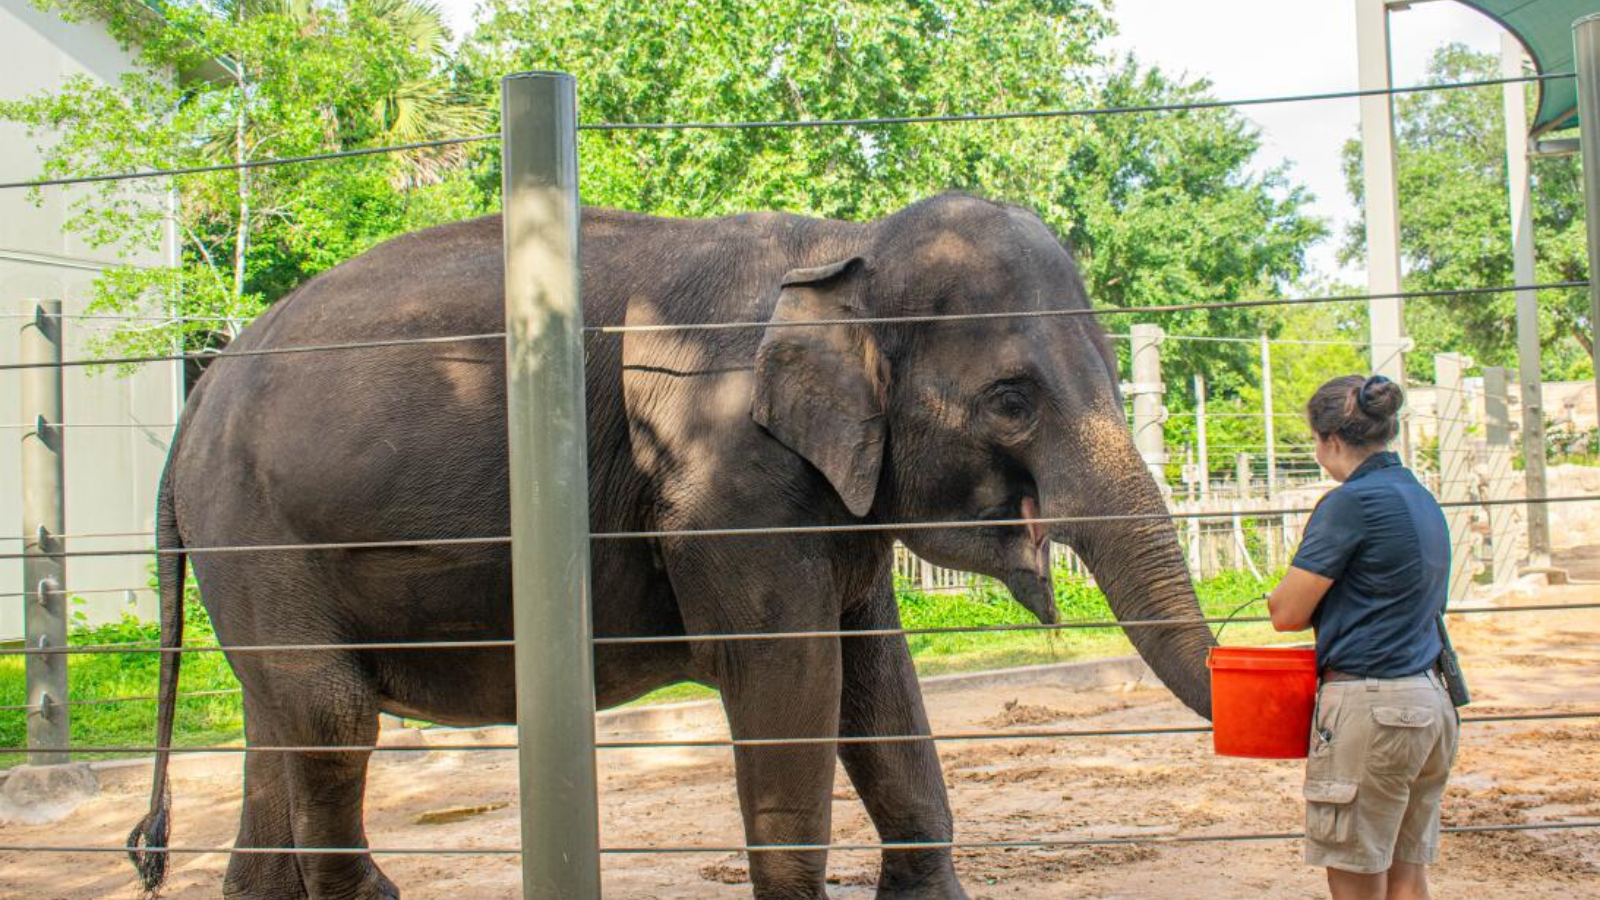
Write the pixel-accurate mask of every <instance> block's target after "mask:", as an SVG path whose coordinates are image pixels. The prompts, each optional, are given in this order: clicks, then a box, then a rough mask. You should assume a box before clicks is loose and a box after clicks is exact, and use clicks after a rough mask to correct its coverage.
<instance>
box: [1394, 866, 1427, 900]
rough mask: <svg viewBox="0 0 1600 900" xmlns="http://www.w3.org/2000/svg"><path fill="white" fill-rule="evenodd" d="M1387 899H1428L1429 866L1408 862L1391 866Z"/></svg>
mask: <svg viewBox="0 0 1600 900" xmlns="http://www.w3.org/2000/svg"><path fill="white" fill-rule="evenodd" d="M1385 900H1428V867H1427V866H1424V865H1421V864H1419V863H1408V862H1396V863H1395V864H1394V865H1392V866H1390V867H1389V894H1388V896H1387V897H1386V898H1385Z"/></svg>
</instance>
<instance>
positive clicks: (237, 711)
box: [0, 583, 244, 767]
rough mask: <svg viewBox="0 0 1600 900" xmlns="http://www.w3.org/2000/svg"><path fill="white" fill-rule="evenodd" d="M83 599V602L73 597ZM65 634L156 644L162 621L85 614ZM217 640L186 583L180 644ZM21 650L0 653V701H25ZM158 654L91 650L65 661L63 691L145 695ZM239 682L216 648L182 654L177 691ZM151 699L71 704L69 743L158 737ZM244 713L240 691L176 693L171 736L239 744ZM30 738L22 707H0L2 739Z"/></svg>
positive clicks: (20, 742)
mask: <svg viewBox="0 0 1600 900" xmlns="http://www.w3.org/2000/svg"><path fill="white" fill-rule="evenodd" d="M75 602H81V601H75ZM74 618H75V619H76V620H77V622H76V624H75V625H74V627H73V628H72V631H71V634H70V635H69V637H68V643H69V644H72V645H75V646H89V645H99V644H147V645H149V646H152V647H154V646H157V645H159V643H160V638H161V633H160V628H159V627H158V626H157V625H156V623H154V622H145V621H143V620H141V619H139V618H137V617H136V616H134V615H133V614H132V613H127V612H125V613H123V615H122V618H121V619H119V620H118V621H115V622H109V623H106V624H103V625H93V626H91V625H87V624H85V623H84V622H83V615H82V613H81V612H80V613H75V614H74ZM216 643H217V639H216V634H215V632H213V631H212V629H211V620H210V618H209V617H207V616H206V611H205V608H204V607H202V606H201V605H200V599H199V595H198V594H197V593H196V592H195V591H194V588H193V586H192V583H191V587H190V592H189V596H188V598H187V604H186V606H185V608H184V644H185V645H187V646H199V645H205V644H210V645H213V646H215V645H216ZM24 659H25V658H24V657H22V656H5V657H0V706H21V705H23V704H26V703H27V702H28V700H27V694H26V680H25V673H26V669H25V666H26V663H25V662H24ZM159 666H160V654H157V653H118V654H89V655H77V656H73V657H72V661H71V664H70V665H69V666H68V668H67V687H68V698H69V699H71V700H104V699H108V698H115V697H148V696H153V695H154V694H155V692H156V680H157V673H158V669H159ZM238 687H239V682H238V681H237V680H236V679H235V678H234V677H233V671H232V670H231V669H229V668H228V663H227V660H226V659H224V658H223V656H222V654H221V653H191V654H187V655H185V657H184V660H183V666H182V668H181V669H180V672H179V677H178V690H179V691H180V692H183V691H219V690H237V689H238ZM155 713H156V704H155V701H153V700H135V701H127V702H121V703H103V704H90V705H77V706H72V707H71V721H72V726H71V740H72V744H73V746H79V747H89V746H119V747H120V746H141V747H148V746H151V745H153V744H154V743H155V736H156V728H155ZM243 734H244V715H243V711H242V707H241V702H240V698H239V695H238V694H221V695H217V696H210V697H180V698H179V699H178V717H177V721H176V723H175V727H174V739H173V742H174V743H175V744H177V745H179V746H188V747H199V746H213V745H217V744H228V743H236V742H238V741H241V740H243ZM26 744H27V717H26V713H25V711H24V710H20V709H11V710H0V746H4V747H19V746H24V745H26ZM129 755H136V754H127V753H74V754H73V755H72V756H73V759H102V758H106V757H120V756H129ZM24 762H27V755H26V754H24V753H0V767H10V766H14V765H19V764H21V763H24Z"/></svg>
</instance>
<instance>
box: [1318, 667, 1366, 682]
mask: <svg viewBox="0 0 1600 900" xmlns="http://www.w3.org/2000/svg"><path fill="white" fill-rule="evenodd" d="M1366 680H1367V676H1365V675H1352V674H1350V673H1349V672H1341V671H1339V670H1338V669H1324V670H1322V681H1323V683H1324V684H1326V683H1328V682H1330V681H1366Z"/></svg>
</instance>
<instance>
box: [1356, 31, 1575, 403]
mask: <svg viewBox="0 0 1600 900" xmlns="http://www.w3.org/2000/svg"><path fill="white" fill-rule="evenodd" d="M1498 76H1499V60H1498V58H1497V57H1496V56H1494V55H1491V54H1487V53H1478V52H1475V51H1473V50H1471V49H1470V48H1467V47H1465V46H1463V45H1460V44H1451V45H1448V46H1445V47H1443V48H1440V49H1439V50H1438V51H1437V52H1436V53H1435V54H1434V56H1433V59H1432V60H1431V62H1430V63H1429V67H1428V77H1427V82H1428V83H1432V84H1440V83H1445V82H1453V81H1477V80H1484V79H1491V78H1496V77H1498ZM1530 90H1531V88H1530ZM1504 122H1505V110H1504V106H1503V103H1502V100H1501V88H1500V87H1499V86H1492V87H1482V88H1467V89H1461V90H1451V91H1435V92H1427V93H1415V94H1406V95H1402V96H1400V97H1397V98H1395V141H1396V157H1397V161H1398V179H1399V189H1400V250H1401V255H1402V260H1403V265H1404V268H1405V276H1404V280H1403V284H1404V288H1405V289H1406V290H1408V291H1409V290H1437V289H1460V288H1472V287H1490V286H1496V287H1498V286H1502V285H1508V284H1511V283H1512V282H1513V278H1512V272H1511V213H1510V208H1509V205H1508V200H1507V195H1506V149H1505V131H1504V128H1505V126H1504ZM1343 157H1344V166H1345V181H1346V185H1347V187H1348V190H1349V192H1350V196H1351V197H1353V198H1354V199H1355V200H1356V201H1357V202H1358V203H1359V202H1360V201H1361V194H1362V187H1361V144H1360V142H1359V141H1358V140H1355V139H1351V140H1350V141H1348V142H1346V143H1345V146H1344V152H1343ZM1580 166H1581V162H1580V161H1579V159H1578V157H1576V156H1568V157H1560V158H1549V159H1535V160H1533V161H1532V167H1531V178H1532V181H1533V219H1534V235H1535V238H1534V244H1535V252H1536V256H1537V259H1536V269H1535V272H1536V278H1537V280H1538V281H1539V282H1541V283H1553V282H1561V281H1578V280H1583V279H1584V278H1585V277H1586V273H1587V270H1588V265H1587V262H1586V258H1585V250H1584V239H1585V231H1584V217H1583V183H1582V181H1581V180H1580V175H1581V168H1580ZM1365 244H1366V237H1365V233H1364V232H1363V230H1362V225H1361V223H1360V222H1357V223H1355V224H1354V225H1353V226H1352V227H1351V229H1350V231H1349V232H1348V233H1347V234H1346V235H1345V239H1344V246H1343V251H1342V252H1343V254H1344V258H1345V259H1347V260H1349V259H1360V258H1361V257H1362V255H1363V254H1364V252H1365ZM1515 302H1516V301H1515V297H1514V295H1512V294H1509V293H1499V294H1468V295H1464V296H1456V297H1445V298H1438V299H1414V300H1410V301H1407V304H1406V329H1407V332H1408V333H1409V334H1410V335H1411V336H1412V337H1413V338H1414V339H1415V340H1416V344H1417V351H1418V352H1417V353H1415V354H1412V356H1411V359H1412V360H1413V362H1412V363H1411V369H1412V370H1413V373H1414V375H1415V376H1417V377H1420V378H1422V379H1423V380H1428V379H1429V378H1430V377H1431V372H1432V370H1433V367H1432V359H1433V354H1435V353H1443V352H1446V351H1457V352H1465V353H1467V354H1468V355H1470V356H1472V357H1473V358H1474V359H1475V360H1477V361H1478V362H1479V363H1482V364H1484V365H1500V366H1515V365H1516V346H1517V337H1516V315H1515ZM1539 307H1540V333H1541V342H1542V344H1543V348H1544V360H1543V366H1544V373H1545V377H1546V378H1553V379H1554V378H1569V379H1576V378H1586V377H1588V375H1589V373H1590V371H1591V366H1590V347H1589V341H1590V337H1589V335H1590V334H1591V329H1592V323H1590V322H1589V321H1588V315H1589V298H1588V294H1587V292H1586V291H1584V290H1583V289H1581V288H1580V289H1564V290H1547V291H1542V292H1540V294H1539Z"/></svg>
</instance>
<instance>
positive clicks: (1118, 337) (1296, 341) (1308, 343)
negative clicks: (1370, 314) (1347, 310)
mask: <svg viewBox="0 0 1600 900" xmlns="http://www.w3.org/2000/svg"><path fill="white" fill-rule="evenodd" d="M1106 337H1108V338H1110V339H1111V340H1113V341H1131V340H1133V335H1131V334H1126V333H1123V332H1118V333H1116V334H1108V335H1106ZM1158 340H1159V341H1161V342H1165V341H1178V342H1180V343H1183V342H1195V343H1203V344H1256V345H1259V344H1260V343H1261V339H1260V338H1252V337H1220V336H1214V335H1203V334H1163V335H1161V337H1160V338H1159V339H1158ZM1267 343H1268V344H1272V345H1275V346H1287V347H1371V346H1373V343H1372V342H1371V341H1359V340H1348V341H1331V340H1322V341H1319V340H1312V339H1301V338H1274V337H1269V338H1267ZM1378 346H1380V347H1381V346H1384V344H1383V343H1382V342H1379V344H1378Z"/></svg>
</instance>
